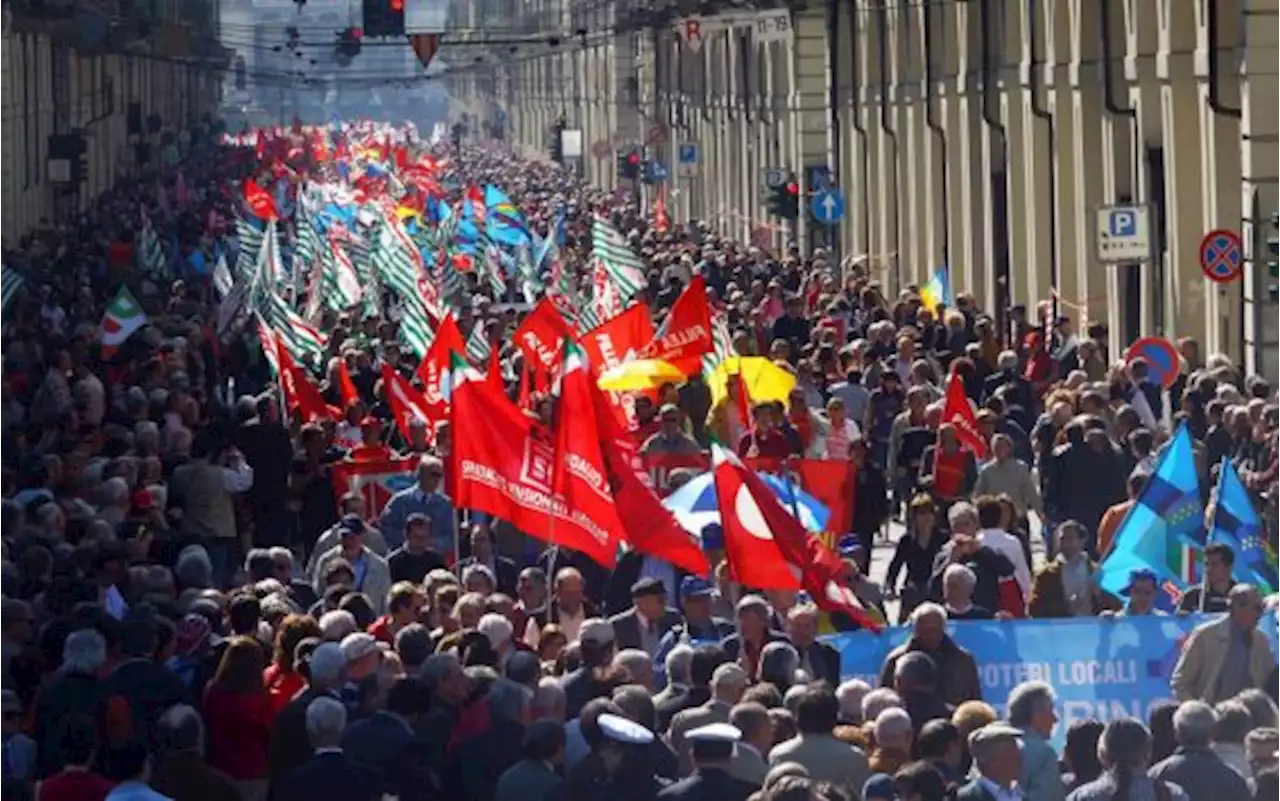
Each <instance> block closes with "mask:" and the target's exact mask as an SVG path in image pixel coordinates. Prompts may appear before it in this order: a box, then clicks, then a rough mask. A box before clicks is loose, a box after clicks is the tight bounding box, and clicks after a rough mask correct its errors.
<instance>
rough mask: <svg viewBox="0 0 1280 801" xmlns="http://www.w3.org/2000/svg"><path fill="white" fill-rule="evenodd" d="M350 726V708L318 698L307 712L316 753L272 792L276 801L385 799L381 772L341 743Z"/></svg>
mask: <svg viewBox="0 0 1280 801" xmlns="http://www.w3.org/2000/svg"><path fill="white" fill-rule="evenodd" d="M346 725H347V709H346V707H344V706H343V705H342V702H341V701H337V700H335V699H333V698H317V699H316V700H314V701H312V702H311V705H310V706H308V707H307V711H306V727H307V736H308V738H309V739H310V741H311V745H312V747H313V748H314V749H315V754H314V755H313V756H312V757H311V759H309V760H308V761H307V762H305V763H304V764H303V765H302V766H301V767H299V768H297V769H295V770H294V771H293V772H291V773H290V774H289V775H288V776H286V777H284V780H283V781H281V782H280V784H279V786H278V787H276V788H275V790H274V792H273V793H272V798H273V799H275V801H310V799H313V798H342V799H349V800H350V801H374V799H380V798H381V797H382V786H383V785H382V781H381V777H380V776H379V775H378V772H377V771H376V770H374V769H373V768H371V767H368V766H366V765H363V764H361V763H360V762H358V761H356V760H354V759H352V758H351V757H349V756H347V755H346V754H345V753H343V751H342V747H341V746H340V745H339V744H340V743H341V742H342V731H343V729H345V728H346Z"/></svg>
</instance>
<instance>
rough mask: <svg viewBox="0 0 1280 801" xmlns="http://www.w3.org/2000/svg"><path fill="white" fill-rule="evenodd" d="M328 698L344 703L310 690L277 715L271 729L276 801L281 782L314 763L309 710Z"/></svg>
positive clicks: (269, 749) (270, 762)
mask: <svg viewBox="0 0 1280 801" xmlns="http://www.w3.org/2000/svg"><path fill="white" fill-rule="evenodd" d="M325 696H328V697H329V698H334V699H337V700H341V699H339V698H338V696H337V695H336V694H335V693H331V692H327V691H324V690H317V689H315V688H313V687H307V688H306V689H304V690H303V691H302V692H300V693H298V694H297V695H296V696H295V697H294V699H293V700H292V701H290V702H289V703H287V704H285V705H284V709H281V710H280V713H279V714H278V715H276V719H275V723H274V724H273V725H272V726H271V742H270V744H269V745H268V747H267V778H268V779H270V781H271V797H272V798H273V799H274V798H277V796H276V792H275V790H276V786H277V785H278V784H279V782H281V781H283V780H284V778H285V777H286V776H288V775H289V774H291V773H293V772H294V771H295V770H297V769H298V768H300V767H302V766H303V765H304V764H306V763H307V762H308V761H309V760H310V759H311V757H312V749H311V739H310V738H309V737H308V736H307V707H308V706H310V705H311V702H312V701H314V700H316V699H317V698H321V697H325Z"/></svg>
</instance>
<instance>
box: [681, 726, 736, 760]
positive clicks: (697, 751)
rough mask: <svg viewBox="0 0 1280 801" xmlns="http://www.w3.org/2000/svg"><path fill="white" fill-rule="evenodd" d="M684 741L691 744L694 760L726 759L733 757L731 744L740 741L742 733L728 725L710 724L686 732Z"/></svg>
mask: <svg viewBox="0 0 1280 801" xmlns="http://www.w3.org/2000/svg"><path fill="white" fill-rule="evenodd" d="M685 739H686V740H688V741H689V742H690V743H692V744H693V756H694V758H695V759H728V758H729V757H731V756H733V744H734V743H736V742H738V741H739V740H741V739H742V732H741V730H739V729H738V727H737V726H731V725H729V724H728V723H710V724H708V725H706V726H699V727H698V728H696V729H694V730H692V731H690V732H687V733H686V734H685Z"/></svg>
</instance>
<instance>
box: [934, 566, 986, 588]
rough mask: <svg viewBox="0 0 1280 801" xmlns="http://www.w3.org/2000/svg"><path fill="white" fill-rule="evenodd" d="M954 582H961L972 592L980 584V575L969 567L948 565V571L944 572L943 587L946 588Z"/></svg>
mask: <svg viewBox="0 0 1280 801" xmlns="http://www.w3.org/2000/svg"><path fill="white" fill-rule="evenodd" d="M952 581H959V582H960V583H961V584H963V585H964V586H965V587H967V588H968V589H970V590H972V589H973V588H974V587H975V586H976V585H977V584H978V574H977V573H974V572H973V570H971V569H970V568H969V566H968V565H962V564H950V565H947V569H946V570H944V571H942V586H943V587H946V586H947V585H948V584H950V583H951V582H952Z"/></svg>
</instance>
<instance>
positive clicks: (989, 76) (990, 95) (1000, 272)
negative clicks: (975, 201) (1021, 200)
mask: <svg viewBox="0 0 1280 801" xmlns="http://www.w3.org/2000/svg"><path fill="white" fill-rule="evenodd" d="M994 2H995V0H981V2H980V4H979V6H978V8H979V15H980V20H979V28H978V30H979V34H980V40H981V41H980V48H981V51H982V121H983V122H984V123H985V124H986V126H987V128H989V129H990V130H991V132H992V133H993V134H994V135H995V136H996V137H997V138H998V140H999V142H1000V163H1001V165H1002V167H1003V169H1002V170H1001V175H1003V176H1004V181H1005V183H1006V193H1005V194H1006V197H1007V196H1008V191H1007V189H1008V186H1007V185H1008V181H1009V135H1008V132H1007V131H1006V130H1005V127H1004V123H1002V122H1001V121H1000V109H999V103H998V102H996V83H997V76H996V63H995V62H996V60H995V58H994V57H993V55H992V52H993V48H992V45H993V44H994V42H995V41H996V37H995V36H993V35H992V34H993V31H992V28H993V27H994V26H995V25H997V24H998V23H999V19H998V18H997V17H996V14H995V9H994V8H993V7H992V4H993V3H994ZM990 180H991V178H990V176H987V181H988V184H990ZM1006 205H1007V203H1006ZM1008 216H1009V215H1008V211H1007V209H1006V213H1005V226H1006V228H1007V226H1008ZM992 233H993V234H994V233H995V232H994V231H993V232H992ZM1000 233H1001V235H1002V236H1004V237H1005V239H1006V240H1007V239H1008V235H1009V232H1008V231H1007V230H1005V231H1002V232H1000ZM1001 253H1003V254H1004V255H1003V257H1002V258H1000V259H999V260H998V263H997V264H995V265H994V267H995V279H996V296H997V297H996V310H995V311H996V323H997V324H998V325H999V326H1000V330H1001V331H1004V332H1005V333H1006V335H1008V332H1009V300H1010V295H1009V255H1008V245H1007V244H1006V245H1005V246H1004V247H1002V248H1001Z"/></svg>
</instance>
